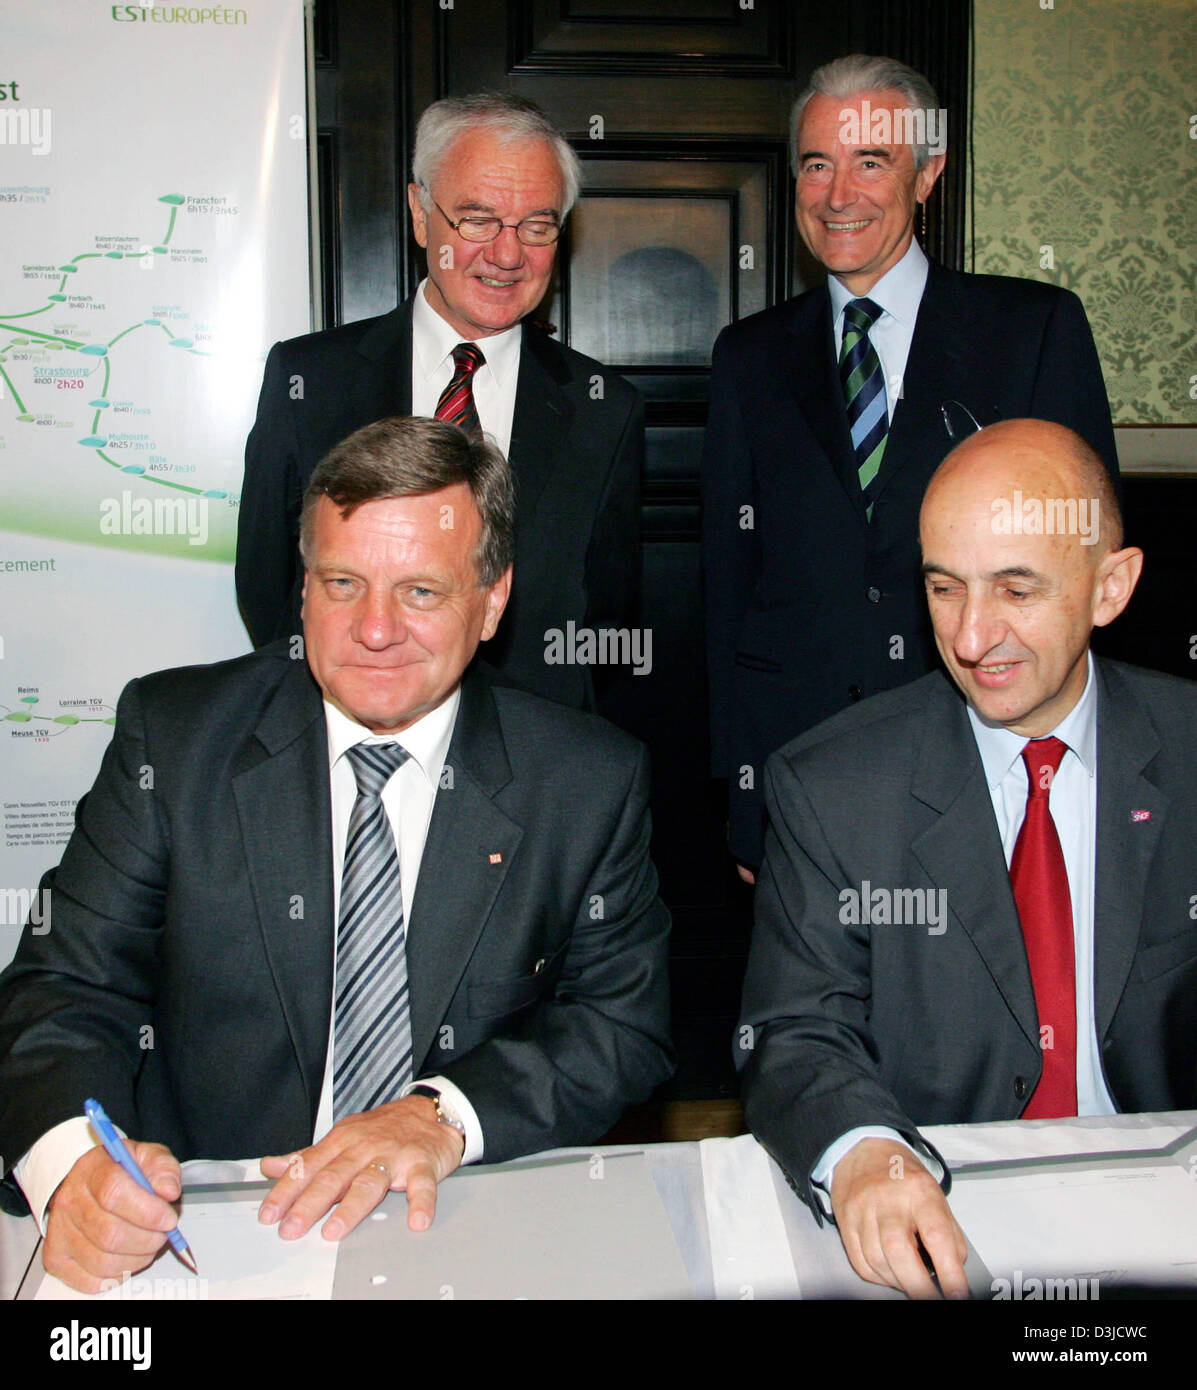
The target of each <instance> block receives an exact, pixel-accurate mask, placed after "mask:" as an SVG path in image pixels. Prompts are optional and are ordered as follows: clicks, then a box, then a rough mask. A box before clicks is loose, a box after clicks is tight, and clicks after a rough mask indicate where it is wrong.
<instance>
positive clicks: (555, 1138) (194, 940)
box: [0, 642, 672, 1165]
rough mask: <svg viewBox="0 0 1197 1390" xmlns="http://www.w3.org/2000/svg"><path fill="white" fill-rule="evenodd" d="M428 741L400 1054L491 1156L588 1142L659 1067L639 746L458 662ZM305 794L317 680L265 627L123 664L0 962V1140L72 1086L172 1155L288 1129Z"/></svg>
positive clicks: (306, 932)
mask: <svg viewBox="0 0 1197 1390" xmlns="http://www.w3.org/2000/svg"><path fill="white" fill-rule="evenodd" d="M446 767H447V768H449V769H451V770H452V786H451V787H449V786H447V785H446V783H445V782H444V781H442V784H441V788H440V790H439V791H438V793H437V796H436V801H435V805H434V809H433V814H432V819H431V823H430V825H429V830H428V838H427V842H426V845H425V849H424V855H423V859H422V862H421V868H420V875H419V880H418V882H417V885H416V894H415V899H414V902H413V904H412V911H411V918H410V922H409V924H408V947H407V961H408V978H409V981H410V986H411V1010H412V1012H411V1027H412V1058H413V1067H414V1069H415V1075H416V1076H417V1077H418V1076H420V1075H429V1074H441V1075H444V1076H447V1077H449V1078H450V1079H451V1080H453V1081H454V1082H455V1083H456V1084H457V1085H459V1086H460V1087H461V1089H462V1090H463V1091H464V1092H465V1094H466V1095H467V1096H468V1097H469V1099H470V1101H471V1103H472V1104H473V1106H474V1108H475V1110H476V1111H477V1113H478V1118H479V1120H480V1122H481V1126H482V1131H483V1135H484V1141H485V1157H486V1159H487V1160H488V1161H492V1162H498V1161H501V1160H503V1159H508V1158H511V1157H514V1156H516V1155H518V1154H523V1153H528V1152H531V1151H534V1150H538V1149H544V1148H550V1147H553V1146H555V1145H560V1144H576V1143H584V1142H590V1141H593V1140H595V1139H597V1138H599V1137H600V1136H601V1135H602V1134H603V1133H604V1132H605V1130H606V1129H607V1128H608V1127H609V1126H610V1125H611V1124H612V1123H613V1122H614V1120H615V1119H616V1118H617V1116H618V1115H619V1114H620V1112H621V1111H622V1110H623V1108H624V1106H625V1105H628V1104H630V1103H633V1102H636V1101H640V1100H643V1099H644V1098H646V1097H647V1096H648V1095H649V1093H650V1092H651V1091H652V1090H653V1088H654V1087H655V1086H656V1085H657V1084H658V1083H659V1082H661V1081H663V1080H664V1079H665V1078H666V1077H667V1076H668V1075H669V1073H670V1070H671V1066H672V1053H671V1049H670V1045H669V1041H668V986H667V979H666V954H667V935H668V926H669V917H668V913H667V912H666V910H665V908H664V906H663V905H662V904H661V902H660V900H659V899H658V897H657V894H656V884H657V880H656V874H655V872H654V870H653V867H652V864H651V862H650V860H649V857H648V839H649V822H648V813H647V800H648V782H649V774H648V764H647V754H646V752H645V750H644V749H643V748H642V747H641V746H640V745H639V744H637V743H636V742H635V741H634V740H632V739H631V738H629V737H628V736H627V735H625V734H623V733H621V732H619V731H618V730H616V729H614V728H613V727H612V726H610V725H609V724H606V723H605V722H604V721H602V720H600V719H597V718H595V717H594V716H592V715H586V714H582V713H580V712H577V711H574V710H569V709H565V708H563V707H562V706H559V705H555V704H551V703H550V702H548V701H545V700H542V699H540V698H539V697H538V696H534V695H530V694H528V693H526V692H524V691H521V690H516V689H513V688H506V687H504V686H502V685H498V684H495V683H494V682H493V681H492V680H491V679H489V678H488V677H487V676H486V675H485V674H483V673H482V672H479V671H475V672H473V673H471V674H469V675H467V677H466V680H465V682H464V684H463V688H462V699H461V706H460V709H459V712H458V717H457V721H456V725H455V727H454V730H453V735H452V741H451V743H450V747H449V751H448V756H447V761H446ZM329 799H330V793H329V772H328V743H327V735H326V727H325V720H324V714H323V706H322V703H321V698H320V693H319V691H318V689H317V687H316V685H315V683H314V682H313V680H312V679H311V676H310V675H309V673H308V669H307V666H306V665H305V664H304V663H303V662H302V661H292V660H289V659H288V657H287V652H286V644H285V643H281V642H280V643H276V644H274V645H273V646H271V647H268V648H266V649H264V650H263V651H260V652H257V653H255V654H253V655H252V656H248V657H242V658H239V659H238V660H235V661H231V662H223V663H220V664H218V665H214V666H207V667H193V668H190V669H186V670H182V671H168V672H162V673H159V674H157V675H154V676H148V677H146V678H144V679H142V680H139V681H134V682H133V683H132V684H131V685H130V686H129V687H128V688H127V689H126V691H125V693H124V694H123V696H122V698H121V702H120V706H119V709H118V713H117V723H116V730H115V733H114V736H113V740H112V743H111V745H110V746H109V749H108V751H107V753H106V754H105V757H104V762H103V765H102V767H101V770H100V774H99V777H98V779H97V781H96V784H95V787H94V788H93V790H92V791H91V793H90V794H89V795H88V796H87V797H86V798H84V800H83V801H82V802H81V803H80V805H79V808H78V814H77V822H76V828H75V832H74V834H73V836H72V838H71V840H70V843H69V844H68V846H67V848H66V851H65V854H64V856H63V860H62V863H61V865H60V866H59V867H58V868H57V869H56V870H53V871H51V872H50V873H49V874H48V875H47V876H46V878H45V879H43V887H48V888H49V889H50V892H51V898H50V902H51V922H52V927H51V930H50V931H49V932H48V933H46V934H44V935H40V936H39V935H34V934H33V933H32V932H31V931H29V930H28V929H27V930H26V933H25V935H24V937H23V939H22V941H21V943H20V946H19V948H18V950H17V954H16V957H15V958H14V960H13V962H12V964H11V965H10V966H9V967H8V969H7V970H6V971H5V972H4V973H3V975H0V1153H3V1155H4V1160H5V1163H6V1165H11V1164H12V1163H13V1162H15V1161H16V1159H18V1158H19V1157H20V1156H21V1154H22V1153H23V1152H25V1150H26V1149H28V1148H29V1146H30V1145H31V1144H32V1143H33V1142H34V1140H36V1139H37V1138H38V1137H39V1136H40V1135H41V1134H43V1133H44V1132H45V1131H46V1130H48V1129H49V1128H50V1127H51V1126H53V1125H54V1124H56V1123H58V1122H59V1121H60V1120H63V1119H66V1118H68V1117H70V1116H73V1115H80V1114H82V1106H83V1101H84V1100H85V1099H86V1098H87V1097H88V1096H95V1097H97V1098H98V1099H99V1100H100V1101H101V1102H102V1103H103V1105H104V1106H105V1107H106V1109H107V1110H108V1112H109V1114H110V1115H111V1116H112V1118H113V1120H114V1121H115V1122H116V1123H117V1124H119V1125H121V1126H123V1127H124V1129H125V1130H126V1131H127V1132H128V1133H130V1134H132V1135H133V1136H135V1137H137V1138H142V1139H154V1140H157V1141H159V1142H161V1143H164V1144H167V1145H169V1146H170V1148H171V1149H172V1150H173V1151H174V1152H175V1153H176V1155H177V1156H178V1157H179V1158H180V1159H187V1158H192V1157H196V1156H212V1157H233V1156H236V1155H238V1154H240V1155H242V1156H244V1155H245V1154H247V1153H249V1154H265V1153H285V1152H287V1151H289V1150H291V1149H294V1148H297V1147H301V1146H303V1145H306V1144H308V1143H310V1142H311V1138H312V1132H313V1126H314V1123H315V1118H316V1107H317V1103H318V1100H319V1094H320V1086H321V1080H322V1077H323V1074H324V1064H325V1052H326V1048H327V1037H328V1028H329V1015H330V1009H331V998H332V968H333V956H334V948H335V924H334V922H333V910H332V902H333V897H332V851H331V844H330V841H331V835H330V807H329ZM493 855H499V856H501V861H499V862H493V863H492V862H491V856H493ZM147 1029H148V1030H149V1031H147Z"/></svg>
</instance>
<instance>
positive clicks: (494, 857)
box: [486, 812, 1138, 864]
mask: <svg viewBox="0 0 1197 1390" xmlns="http://www.w3.org/2000/svg"><path fill="white" fill-rule="evenodd" d="M1136 814H1138V813H1137V812H1136ZM486 857H487V859H488V860H489V861H490V862H491V863H492V864H501V863H502V862H503V856H502V855H501V854H488V855H487V856H486Z"/></svg>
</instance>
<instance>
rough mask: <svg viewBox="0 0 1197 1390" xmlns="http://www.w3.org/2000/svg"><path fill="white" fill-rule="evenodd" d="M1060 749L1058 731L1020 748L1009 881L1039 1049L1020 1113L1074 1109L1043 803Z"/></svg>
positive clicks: (1060, 903) (1064, 976)
mask: <svg viewBox="0 0 1197 1390" xmlns="http://www.w3.org/2000/svg"><path fill="white" fill-rule="evenodd" d="M1067 751H1068V748H1067V745H1066V744H1064V743H1061V742H1060V740H1059V739H1058V738H1040V739H1035V740H1033V741H1032V742H1030V743H1028V744H1027V746H1026V747H1025V748H1024V749H1023V750H1022V759H1023V762H1024V763H1025V764H1026V769H1027V813H1026V816H1025V817H1024V818H1023V823H1022V829H1021V830H1020V831H1019V832H1018V843H1017V844H1016V845H1015V846H1014V857H1013V858H1012V859H1011V860H1010V883H1011V886H1012V887H1013V889H1014V901H1015V903H1016V905H1017V907H1018V916H1019V920H1020V921H1021V923H1022V936H1023V941H1024V942H1025V943H1026V948H1027V963H1028V965H1029V966H1030V967H1031V984H1032V986H1033V987H1034V990H1035V1008H1036V1010H1037V1011H1038V1014H1039V1039H1040V1046H1041V1048H1042V1050H1043V1075H1042V1076H1041V1077H1040V1080H1039V1085H1038V1086H1036V1087H1035V1094H1034V1095H1033V1096H1032V1097H1031V1099H1030V1101H1029V1102H1028V1104H1027V1108H1026V1109H1025V1110H1024V1111H1023V1112H1022V1118H1023V1119H1024V1120H1047V1119H1055V1118H1057V1117H1058V1116H1063V1115H1075V1114H1076V961H1075V955H1074V945H1073V936H1072V898H1071V896H1070V894H1069V891H1068V871H1067V869H1066V868H1065V867H1064V852H1063V850H1062V849H1061V848H1060V837H1059V835H1057V834H1056V824H1055V822H1054V821H1053V820H1052V813H1051V810H1050V809H1049V807H1048V794H1049V792H1050V791H1051V785H1052V779H1053V778H1054V777H1055V775H1056V769H1057V768H1058V767H1059V766H1060V760H1061V758H1063V756H1064V754H1065V753H1066V752H1067ZM1045 1030H1050V1031H1045Z"/></svg>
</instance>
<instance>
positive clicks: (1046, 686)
mask: <svg viewBox="0 0 1197 1390" xmlns="http://www.w3.org/2000/svg"><path fill="white" fill-rule="evenodd" d="M919 539H920V542H921V544H922V549H923V574H924V578H925V581H926V588H927V603H928V606H929V608H930V611H931V621H932V625H933V626H934V628H935V641H936V645H937V646H938V647H939V651H940V655H941V656H942V657H943V659H944V663H945V665H946V666H947V668H948V671H949V672H950V673H951V676H952V678H953V679H954V680H955V682H956V684H957V685H958V686H959V687H960V689H961V690H962V691H963V693H964V695H965V696H966V698H967V699H968V700H969V702H970V703H971V704H972V705H973V707H974V708H975V709H976V710H977V712H978V713H979V714H980V715H981V716H982V717H983V718H985V719H987V720H989V721H992V722H995V723H998V724H1001V725H1004V726H1005V727H1007V728H1009V729H1011V730H1012V731H1013V732H1015V733H1017V734H1019V735H1020V736H1022V737H1025V738H1041V737H1043V736H1044V735H1045V734H1049V733H1051V732H1052V730H1053V729H1054V728H1055V727H1056V725H1057V724H1058V723H1059V722H1060V720H1061V719H1063V718H1064V716H1065V715H1066V714H1067V713H1068V711H1069V710H1071V709H1072V707H1073V706H1074V705H1075V704H1076V702H1077V700H1078V699H1079V698H1080V696H1081V693H1082V692H1083V690H1084V688H1085V681H1086V679H1087V675H1088V657H1087V654H1088V649H1089V636H1090V633H1091V632H1092V630H1093V628H1094V627H1102V626H1104V625H1105V624H1106V623H1109V622H1112V621H1113V619H1114V618H1116V617H1117V616H1118V614H1119V613H1121V612H1122V610H1123V609H1124V608H1125V607H1126V605H1127V603H1128V602H1129V601H1130V597H1131V594H1132V593H1133V592H1134V588H1135V584H1136V583H1137V582H1138V578H1139V573H1140V571H1141V569H1142V564H1143V552H1142V551H1140V550H1137V549H1134V548H1133V547H1132V548H1128V549H1124V548H1122V519H1121V516H1120V515H1119V511H1118V501H1117V497H1116V495H1115V492H1114V488H1113V485H1112V482H1111V480H1110V477H1109V474H1108V473H1107V472H1106V469H1105V465H1104V464H1103V463H1102V461H1101V459H1100V458H1099V457H1098V456H1097V455H1096V454H1095V453H1094V452H1093V450H1092V449H1090V448H1089V446H1088V445H1087V444H1086V443H1085V441H1084V440H1083V439H1081V437H1080V436H1079V435H1077V434H1074V433H1073V431H1072V430H1069V429H1066V428H1065V427H1064V426H1063V425H1055V424H1050V423H1048V422H1047V421H1043V420H1007V421H1003V422H1002V423H1001V424H997V425H990V426H989V427H988V428H986V429H984V430H981V431H980V432H979V433H977V434H974V435H970V437H969V438H968V439H966V440H965V441H964V442H963V443H962V444H960V445H959V446H958V447H957V448H955V449H953V450H952V452H951V453H950V454H949V455H948V456H947V458H946V459H944V461H943V463H942V464H940V466H939V468H938V470H937V471H936V473H935V475H934V477H933V478H932V479H931V482H930V484H929V485H928V487H927V492H926V496H925V497H924V498H923V507H922V512H921V515H920V517H919Z"/></svg>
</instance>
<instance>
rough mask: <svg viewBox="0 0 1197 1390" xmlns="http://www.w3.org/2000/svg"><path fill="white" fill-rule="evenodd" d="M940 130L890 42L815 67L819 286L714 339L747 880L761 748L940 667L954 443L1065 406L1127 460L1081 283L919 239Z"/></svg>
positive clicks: (715, 741)
mask: <svg viewBox="0 0 1197 1390" xmlns="http://www.w3.org/2000/svg"><path fill="white" fill-rule="evenodd" d="M945 126H946V112H943V111H941V110H940V109H939V107H938V101H937V98H936V96H935V92H934V90H933V89H932V88H931V86H930V84H929V83H928V82H927V81H926V79H925V78H923V77H921V76H920V75H919V74H918V73H916V72H914V71H912V70H911V69H910V68H908V67H905V66H904V65H903V64H901V63H897V62H894V61H893V60H892V59H889V58H874V57H866V56H863V55H854V56H852V57H848V58H840V59H837V60H836V61H835V62H832V63H828V64H827V65H826V66H825V67H823V68H820V69H818V70H817V71H816V72H815V73H813V74H812V76H811V79H810V85H809V86H808V87H807V89H806V90H805V91H804V92H803V93H802V95H801V96H800V97H799V98H798V100H797V102H796V103H795V105H794V109H793V112H792V114H791V118H790V151H791V157H792V160H793V165H794V171H795V175H796V178H797V191H796V215H797V222H798V230H799V232H800V233H801V234H802V239H803V241H804V242H805V243H806V246H807V248H808V249H809V251H810V252H811V253H812V255H814V257H815V258H816V259H817V260H818V261H819V263H820V264H821V265H822V266H823V267H824V268H825V269H826V271H827V282H826V285H823V286H820V287H819V288H817V289H813V290H810V291H808V292H807V293H806V294H803V295H800V296H799V297H798V298H797V299H792V300H788V301H786V302H785V303H783V304H780V305H778V306H776V307H775V308H772V309H766V310H765V311H763V312H762V313H759V314H754V315H752V316H751V317H750V318H747V319H745V320H743V321H742V322H740V323H736V324H732V325H731V326H730V327H729V328H727V329H726V330H725V331H724V332H723V333H722V334H721V335H720V337H719V340H718V341H717V343H716V344H715V350H714V354H713V358H712V374H711V406H710V415H709V419H708V424H707V437H706V447H705V451H704V456H703V548H704V572H705V577H706V613H707V648H708V669H709V673H710V692H711V738H712V765H713V771H714V773H715V775H716V776H719V777H726V778H727V779H728V784H729V788H730V811H731V828H730V838H729V844H730V848H731V851H732V854H733V855H734V857H735V859H736V861H737V863H738V864H739V866H740V873H741V876H742V877H744V878H746V879H748V880H749V881H751V880H752V879H753V876H754V873H755V869H756V866H757V865H758V864H759V863H760V861H761V855H762V851H763V832H764V826H763V811H764V808H763V801H762V796H761V787H762V783H761V776H762V772H763V768H764V761H765V758H766V757H767V756H768V755H769V753H770V752H772V751H773V749H775V748H777V747H779V746H780V745H781V744H782V743H784V742H786V740H787V739H790V738H792V737H794V736H795V735H796V734H799V733H801V732H802V731H803V730H804V729H807V728H809V727H811V726H812V725H814V724H817V723H818V722H819V721H820V720H822V719H825V718H827V717H828V716H829V715H831V714H834V713H835V712H836V711H837V710H840V709H843V708H844V707H845V706H847V705H849V704H852V703H854V702H855V701H857V700H860V699H862V698H864V697H865V696H868V695H872V694H875V693H877V692H878V691H881V690H887V689H890V688H891V687H893V686H897V685H902V684H904V683H905V682H907V681H910V680H913V679H914V678H915V677H917V676H921V675H922V674H923V673H924V672H926V671H928V670H930V669H931V668H932V666H933V665H934V664H935V648H934V643H933V640H932V634H931V629H930V624H929V622H928V620H927V614H926V606H925V604H924V603H923V598H922V588H921V583H920V579H919V570H918V565H919V555H918V541H917V530H918V525H917V524H918V510H919V503H920V501H921V499H922V495H923V490H924V488H925V487H926V484H927V480H928V478H929V477H930V476H931V474H932V472H933V471H934V470H935V467H936V465H937V464H938V463H939V461H940V460H941V459H942V458H943V457H944V455H945V454H946V453H947V452H948V450H949V449H950V448H951V447H952V445H953V443H954V442H955V440H956V439H958V438H961V437H963V435H964V434H967V433H968V432H970V431H971V430H973V429H974V428H976V427H977V426H985V425H989V424H992V423H994V422H995V421H997V420H1000V419H1011V418H1014V417H1022V416H1033V417H1037V418H1041V419H1047V420H1055V421H1058V422H1059V423H1061V424H1065V425H1068V426H1070V427H1071V428H1073V429H1075V430H1076V431H1077V432H1078V433H1079V434H1081V435H1082V436H1083V437H1084V438H1085V439H1087V440H1088V442H1089V443H1090V444H1091V445H1092V446H1093V448H1095V449H1096V450H1097V452H1098V453H1099V454H1100V455H1101V457H1102V458H1103V459H1104V460H1105V462H1106V465H1107V467H1108V468H1109V469H1110V471H1111V472H1112V473H1114V474H1115V475H1116V474H1117V466H1118V465H1117V457H1116V454H1115V450H1114V436H1113V429H1112V426H1111V423H1110V409H1109V404H1108V402H1107V400H1106V394H1105V388H1104V386H1103V384H1102V378H1101V367H1100V365H1099V363H1098V359H1097V353H1096V350H1095V348H1094V345H1093V338H1092V335H1091V334H1090V332H1089V326H1088V323H1087V322H1086V319H1085V313H1084V310H1083V308H1082V307H1081V303H1080V301H1079V300H1078V299H1077V298H1076V296H1075V295H1073V294H1071V293H1069V292H1068V291H1067V290H1061V289H1057V288H1055V287H1054V286H1051V285H1046V284H1041V283H1039V282H1036V281H1031V280H1015V279H1009V278H1005V277H998V276H990V275H984V276H982V275H964V274H960V273H959V272H956V271H952V270H948V269H945V268H944V267H943V266H940V265H936V264H935V263H933V262H929V261H928V259H927V257H926V256H925V255H924V254H923V251H922V249H921V248H920V246H919V244H918V242H917V240H916V239H915V236H914V224H915V219H916V214H918V212H919V210H920V208H921V207H922V206H923V205H924V204H925V203H926V202H927V200H928V199H929V198H930V197H931V196H932V193H933V191H934V189H935V185H936V181H937V180H938V178H939V176H940V174H941V173H942V172H943V168H944V164H945V161H946V158H947V155H946V153H945V145H946V130H945ZM1028 269H1029V270H1030V269H1031V267H1030V266H1029V267H1028ZM945 407H946V409H945ZM945 421H946V422H950V424H948V423H945Z"/></svg>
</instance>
